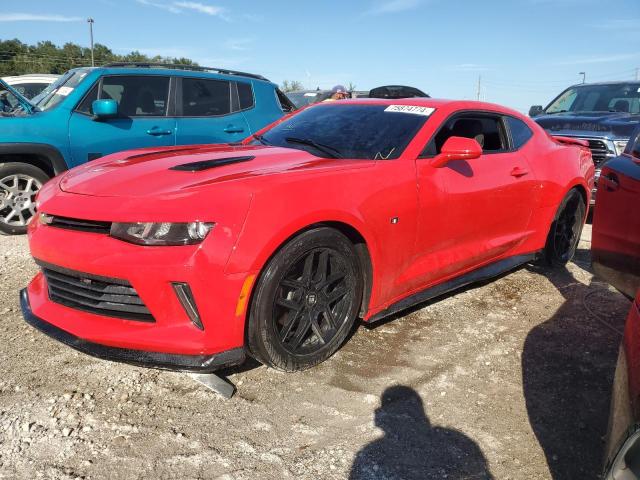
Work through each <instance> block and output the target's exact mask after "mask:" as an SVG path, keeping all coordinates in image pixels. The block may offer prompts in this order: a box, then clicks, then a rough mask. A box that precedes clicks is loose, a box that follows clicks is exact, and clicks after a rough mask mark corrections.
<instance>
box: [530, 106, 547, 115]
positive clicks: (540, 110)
mask: <svg viewBox="0 0 640 480" xmlns="http://www.w3.org/2000/svg"><path fill="white" fill-rule="evenodd" d="M543 113H544V109H543V108H542V105H533V106H532V107H531V108H530V109H529V116H530V117H537V116H538V115H542V114H543Z"/></svg>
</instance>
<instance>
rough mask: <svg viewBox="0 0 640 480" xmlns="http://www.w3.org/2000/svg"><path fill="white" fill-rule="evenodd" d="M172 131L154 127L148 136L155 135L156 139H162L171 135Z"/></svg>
mask: <svg viewBox="0 0 640 480" xmlns="http://www.w3.org/2000/svg"><path fill="white" fill-rule="evenodd" d="M172 133H173V131H172V130H160V129H159V128H158V127H153V128H151V129H149V130H147V135H153V136H154V137H160V136H162V135H171V134H172Z"/></svg>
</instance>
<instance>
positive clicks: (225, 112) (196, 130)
mask: <svg viewBox="0 0 640 480" xmlns="http://www.w3.org/2000/svg"><path fill="white" fill-rule="evenodd" d="M177 80H178V85H177V95H176V98H177V102H176V106H177V117H178V118H177V128H178V130H177V136H176V143H177V144H178V145H188V144H198V143H231V142H239V141H240V140H242V139H244V138H246V137H248V136H249V135H250V134H251V132H250V130H249V125H248V124H247V122H246V120H245V118H244V115H243V114H242V112H241V108H240V101H239V98H238V90H237V86H236V82H231V81H228V80H219V79H213V78H196V77H181V78H178V79H177ZM251 100H253V97H251Z"/></svg>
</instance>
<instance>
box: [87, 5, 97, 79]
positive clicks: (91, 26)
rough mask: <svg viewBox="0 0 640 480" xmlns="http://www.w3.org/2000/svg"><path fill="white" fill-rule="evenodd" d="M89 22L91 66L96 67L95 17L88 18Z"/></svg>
mask: <svg viewBox="0 0 640 480" xmlns="http://www.w3.org/2000/svg"><path fill="white" fill-rule="evenodd" d="M87 23H88V24H89V37H90V38H91V66H92V67H95V66H96V62H95V61H94V59H93V18H91V17H89V18H87Z"/></svg>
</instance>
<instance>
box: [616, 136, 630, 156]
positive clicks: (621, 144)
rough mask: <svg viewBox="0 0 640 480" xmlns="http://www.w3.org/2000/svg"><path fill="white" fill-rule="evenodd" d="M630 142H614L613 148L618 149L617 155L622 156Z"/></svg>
mask: <svg viewBox="0 0 640 480" xmlns="http://www.w3.org/2000/svg"><path fill="white" fill-rule="evenodd" d="M628 141H629V140H614V141H613V146H614V147H616V155H622V152H624V149H625V148H626V146H627V142H628Z"/></svg>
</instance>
